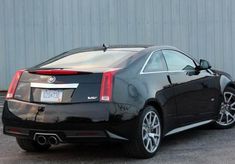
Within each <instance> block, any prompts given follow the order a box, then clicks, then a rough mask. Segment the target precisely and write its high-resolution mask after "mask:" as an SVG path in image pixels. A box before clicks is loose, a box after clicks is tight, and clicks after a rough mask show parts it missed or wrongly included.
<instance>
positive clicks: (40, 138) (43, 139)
mask: <svg viewBox="0 0 235 164" xmlns="http://www.w3.org/2000/svg"><path fill="white" fill-rule="evenodd" d="M36 141H37V143H38V144H39V145H42V146H43V145H46V143H47V138H46V137H45V136H38V137H37V139H36Z"/></svg>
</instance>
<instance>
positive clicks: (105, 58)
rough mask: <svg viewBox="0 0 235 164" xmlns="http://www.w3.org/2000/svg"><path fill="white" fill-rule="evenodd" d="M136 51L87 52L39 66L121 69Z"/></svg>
mask: <svg viewBox="0 0 235 164" xmlns="http://www.w3.org/2000/svg"><path fill="white" fill-rule="evenodd" d="M136 53H137V52H136V51H117V50H107V51H105V52H104V51H89V52H80V53H75V54H71V55H67V56H66V55H65V56H64V57H61V58H59V59H55V60H53V61H50V62H49V63H48V62H47V63H45V64H43V65H40V67H41V68H75V69H79V68H122V67H125V66H126V64H127V63H128V60H129V59H130V58H131V57H132V56H133V55H135V54H136Z"/></svg>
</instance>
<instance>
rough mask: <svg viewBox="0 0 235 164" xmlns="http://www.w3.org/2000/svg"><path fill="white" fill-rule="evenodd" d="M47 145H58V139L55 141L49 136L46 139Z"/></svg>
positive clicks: (54, 138) (53, 137)
mask: <svg viewBox="0 0 235 164" xmlns="http://www.w3.org/2000/svg"><path fill="white" fill-rule="evenodd" d="M48 143H49V144H50V145H58V144H59V141H58V139H57V138H56V137H55V136H50V137H49V138H48Z"/></svg>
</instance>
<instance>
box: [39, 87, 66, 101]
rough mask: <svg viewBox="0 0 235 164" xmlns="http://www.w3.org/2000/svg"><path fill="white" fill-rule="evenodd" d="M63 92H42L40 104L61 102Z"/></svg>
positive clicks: (46, 90) (47, 90)
mask: <svg viewBox="0 0 235 164" xmlns="http://www.w3.org/2000/svg"><path fill="white" fill-rule="evenodd" d="M62 97H63V91H62V90H49V89H45V90H42V93H41V102H62Z"/></svg>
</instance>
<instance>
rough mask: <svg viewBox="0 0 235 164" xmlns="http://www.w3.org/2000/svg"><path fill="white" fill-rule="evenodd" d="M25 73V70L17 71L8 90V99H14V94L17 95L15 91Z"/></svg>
mask: <svg viewBox="0 0 235 164" xmlns="http://www.w3.org/2000/svg"><path fill="white" fill-rule="evenodd" d="M23 72H24V70H18V71H16V73H15V75H14V77H13V79H12V81H11V84H10V86H9V88H8V92H7V95H6V99H11V98H14V94H15V91H16V87H17V85H18V82H19V79H20V77H21V75H22V73H23Z"/></svg>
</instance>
